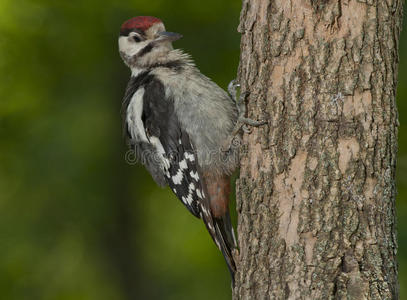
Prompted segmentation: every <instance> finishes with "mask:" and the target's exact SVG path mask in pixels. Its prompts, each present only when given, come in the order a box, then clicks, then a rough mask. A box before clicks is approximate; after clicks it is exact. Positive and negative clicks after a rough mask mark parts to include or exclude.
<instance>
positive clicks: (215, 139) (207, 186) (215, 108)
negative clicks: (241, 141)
mask: <svg viewBox="0 0 407 300" xmlns="http://www.w3.org/2000/svg"><path fill="white" fill-rule="evenodd" d="M181 37H182V35H181V34H178V33H173V32H167V31H166V30H165V27H164V24H163V22H162V21H161V20H160V19H158V18H155V17H148V16H139V17H134V18H132V19H130V20H127V21H126V22H124V23H123V25H122V26H121V29H120V36H119V52H120V56H121V57H122V59H123V61H124V63H125V64H126V65H127V66H128V67H129V68H130V70H131V77H130V81H129V83H128V85H127V88H126V92H125V96H124V99H123V105H122V118H123V131H124V133H125V135H126V137H127V140H128V144H129V145H130V147H131V148H132V149H133V150H134V153H135V155H136V158H137V159H138V160H139V161H140V162H141V163H142V164H143V165H144V166H145V167H146V169H147V170H148V171H149V173H150V174H151V176H152V178H153V179H154V181H155V182H156V183H157V184H158V185H159V186H162V187H164V186H167V185H168V186H169V187H170V188H171V190H172V191H173V192H174V193H175V195H176V196H177V198H179V199H180V200H181V202H182V203H183V204H184V205H185V206H186V208H187V209H188V210H189V211H190V212H191V213H192V214H193V215H194V216H195V217H197V218H201V219H202V220H203V222H204V224H205V226H206V228H207V230H208V232H209V234H210V236H211V237H212V239H213V241H214V242H215V244H216V245H217V247H218V248H219V249H220V251H221V252H222V254H223V256H224V258H225V260H226V263H227V266H228V269H229V271H230V273H231V276H232V281H233V280H234V273H235V271H236V265H235V262H234V259H233V256H232V251H233V249H235V248H236V247H237V243H236V239H235V234H234V231H233V227H232V224H231V221H230V215H229V207H228V206H229V194H230V175H231V173H232V172H233V171H234V170H235V169H236V167H237V163H238V145H236V146H234V143H233V142H232V141H233V138H234V136H235V135H236V133H237V132H238V131H239V129H240V127H241V125H242V124H243V123H247V124H250V125H254V126H258V125H261V124H263V122H256V121H251V120H250V119H246V118H244V117H243V116H241V117H239V116H238V114H241V113H242V112H243V113H244V108H242V107H241V106H240V108H239V106H238V107H236V106H235V103H234V102H235V101H236V99H235V97H236V92H235V84H233V83H232V84H231V85H229V89H230V93H231V95H229V94H228V93H227V92H226V91H224V90H223V89H222V88H220V87H219V86H218V85H216V84H215V83H214V82H213V81H211V80H210V79H209V78H208V77H206V76H204V75H203V74H202V73H201V72H200V71H199V70H198V68H197V67H196V66H195V64H194V62H193V61H192V59H191V57H190V56H189V55H188V54H186V53H184V52H183V51H181V50H179V49H173V46H172V42H174V41H176V40H178V39H180V38H181Z"/></svg>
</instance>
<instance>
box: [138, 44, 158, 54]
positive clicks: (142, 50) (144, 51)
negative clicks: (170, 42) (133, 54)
mask: <svg viewBox="0 0 407 300" xmlns="http://www.w3.org/2000/svg"><path fill="white" fill-rule="evenodd" d="M153 48H154V43H150V44H148V45H147V46H145V47H144V48H143V49H141V50H140V52H139V53H137V57H142V56H144V55H146V54H147V53H149V52H151V50H153Z"/></svg>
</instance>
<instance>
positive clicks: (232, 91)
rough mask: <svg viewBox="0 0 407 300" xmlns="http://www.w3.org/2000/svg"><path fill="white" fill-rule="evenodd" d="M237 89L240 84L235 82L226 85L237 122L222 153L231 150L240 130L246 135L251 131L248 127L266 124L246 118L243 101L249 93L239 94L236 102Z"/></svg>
mask: <svg viewBox="0 0 407 300" xmlns="http://www.w3.org/2000/svg"><path fill="white" fill-rule="evenodd" d="M237 87H240V84H238V83H236V81H235V80H232V81H231V82H230V83H229V85H228V92H229V95H230V97H231V98H232V100H233V102H234V103H235V105H236V108H237V113H238V118H237V122H236V124H235V128H233V131H232V133H231V135H230V137H229V138H228V139H227V141H226V143H225V147H223V150H224V151H228V150H229V149H230V148H231V146H232V144H233V141H234V139H235V138H236V136H237V134H238V133H239V131H240V130H241V129H242V130H243V131H244V132H246V133H250V132H251V129H250V128H249V127H248V126H255V127H258V126H261V125H264V124H267V121H265V120H262V121H256V120H252V119H249V118H246V103H245V102H246V101H245V100H246V97H247V95H249V92H244V93H241V94H240V96H239V100H237V91H236V89H237Z"/></svg>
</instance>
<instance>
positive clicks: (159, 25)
mask: <svg viewBox="0 0 407 300" xmlns="http://www.w3.org/2000/svg"><path fill="white" fill-rule="evenodd" d="M181 37H182V35H180V34H178V33H174V32H167V31H165V27H164V24H163V22H162V21H161V20H160V19H157V18H155V17H143V16H140V17H134V18H132V19H130V20H127V21H126V22H124V23H123V25H122V27H121V28H120V36H119V51H120V55H121V56H122V58H123V60H124V62H125V63H126V64H127V65H128V66H130V67H140V66H143V65H146V64H148V63H149V62H151V61H153V60H154V57H156V56H162V55H165V53H167V52H169V51H171V50H172V49H173V48H172V42H173V41H176V40H178V39H180V38H181Z"/></svg>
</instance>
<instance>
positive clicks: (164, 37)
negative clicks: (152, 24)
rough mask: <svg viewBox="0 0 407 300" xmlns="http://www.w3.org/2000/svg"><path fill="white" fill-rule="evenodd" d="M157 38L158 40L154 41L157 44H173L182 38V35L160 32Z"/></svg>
mask: <svg viewBox="0 0 407 300" xmlns="http://www.w3.org/2000/svg"><path fill="white" fill-rule="evenodd" d="M158 36H159V37H158V39H156V41H157V42H164V41H165V42H174V41H176V40H179V39H180V38H182V35H181V34H179V33H175V32H167V31H163V32H160V33H159V34H158Z"/></svg>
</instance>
